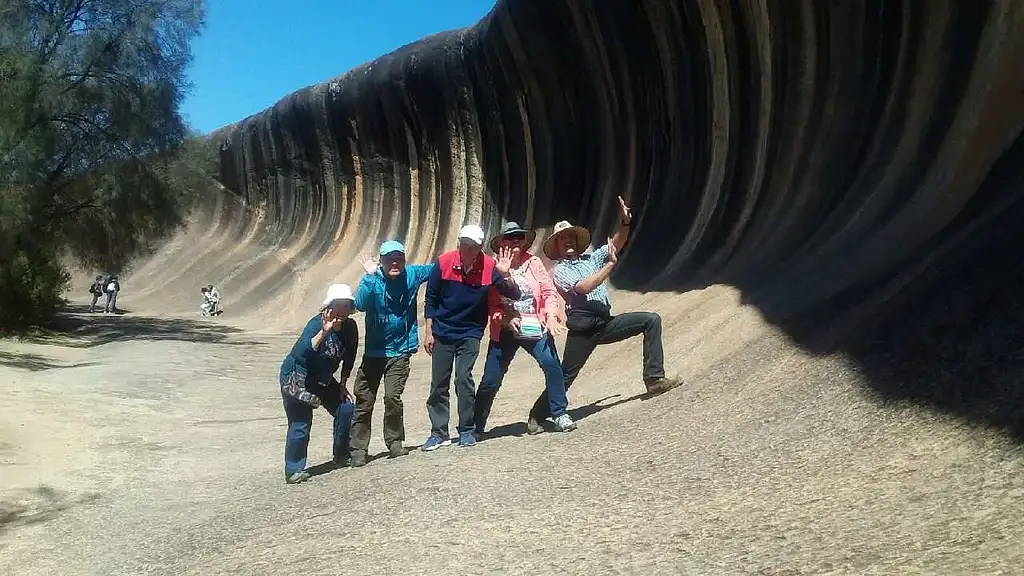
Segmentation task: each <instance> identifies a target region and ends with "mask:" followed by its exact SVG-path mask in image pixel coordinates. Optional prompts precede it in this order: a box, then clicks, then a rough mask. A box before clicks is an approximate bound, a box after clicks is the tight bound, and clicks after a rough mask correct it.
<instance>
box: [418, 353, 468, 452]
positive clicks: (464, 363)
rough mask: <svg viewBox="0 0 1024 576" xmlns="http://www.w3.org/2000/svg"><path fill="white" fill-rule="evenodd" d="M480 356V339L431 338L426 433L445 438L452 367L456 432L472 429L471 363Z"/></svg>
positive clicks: (448, 416) (448, 417)
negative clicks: (456, 417)
mask: <svg viewBox="0 0 1024 576" xmlns="http://www.w3.org/2000/svg"><path fill="white" fill-rule="evenodd" d="M479 355H480V340H479V339H476V338H464V339H462V340H448V339H444V338H437V337H435V338H434V353H433V355H432V356H431V358H430V363H431V381H430V396H428V397H427V416H428V417H429V418H430V433H431V434H432V435H434V436H438V437H441V438H449V434H448V422H449V419H450V417H451V416H450V407H449V401H448V397H449V395H450V394H451V380H452V368H453V366H454V369H455V396H456V397H458V400H459V424H458V426H457V427H456V429H457V430H458V431H459V433H462V432H472V431H473V429H474V428H473V410H474V408H475V404H476V384H475V383H474V382H473V363H474V362H476V357H477V356H479Z"/></svg>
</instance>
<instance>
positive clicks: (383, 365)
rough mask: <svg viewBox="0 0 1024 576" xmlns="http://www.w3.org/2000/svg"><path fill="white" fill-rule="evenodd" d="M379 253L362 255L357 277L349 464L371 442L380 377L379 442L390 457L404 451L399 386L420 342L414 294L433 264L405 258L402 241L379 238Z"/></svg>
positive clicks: (362, 457) (359, 459)
mask: <svg viewBox="0 0 1024 576" xmlns="http://www.w3.org/2000/svg"><path fill="white" fill-rule="evenodd" d="M379 256H380V257H379V259H374V258H372V257H370V256H366V257H364V258H362V264H363V269H364V270H365V271H366V274H365V275H363V278H362V280H360V281H359V288H358V290H357V292H356V301H355V305H356V310H359V311H360V312H364V313H365V317H364V319H363V321H364V326H365V329H364V331H363V332H364V334H365V336H364V342H363V361H362V364H361V365H360V366H359V372H358V373H357V374H356V382H355V386H354V387H353V394H355V397H356V408H355V414H354V415H353V417H352V433H351V435H350V438H351V444H350V445H351V454H352V466H363V465H365V464H366V450H367V448H368V447H369V445H370V421H371V419H372V417H373V405H374V403H375V402H376V401H377V390H378V389H379V388H380V383H381V380H383V381H384V444H385V445H386V446H387V447H388V454H389V455H390V457H391V458H397V457H399V456H404V455H406V454H408V453H409V451H408V450H407V449H406V448H405V447H404V446H403V445H402V443H403V442H404V441H405V421H404V409H403V406H402V392H403V391H405V382H406V380H408V378H409V358H410V357H411V356H412V355H413V354H415V353H416V349H417V348H419V326H418V325H417V323H416V296H417V292H419V289H420V285H421V284H423V283H424V282H426V281H427V278H428V277H429V276H430V272H431V270H433V268H434V265H433V264H408V265H407V264H406V263H405V247H404V246H402V244H401V243H400V242H396V241H394V240H388V241H387V242H385V243H383V244H381V246H380V250H379Z"/></svg>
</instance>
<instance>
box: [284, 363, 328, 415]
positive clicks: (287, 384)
mask: <svg viewBox="0 0 1024 576" xmlns="http://www.w3.org/2000/svg"><path fill="white" fill-rule="evenodd" d="M281 392H282V393H283V394H284V395H285V396H288V397H289V398H293V399H295V400H298V401H299V402H302V403H303V404H308V405H310V406H312V407H313V408H319V407H320V397H319V396H317V395H316V394H313V393H312V392H310V391H309V390H306V375H305V374H303V373H301V372H299V371H298V370H292V371H291V372H289V373H288V376H287V377H286V378H285V380H284V383H283V384H281Z"/></svg>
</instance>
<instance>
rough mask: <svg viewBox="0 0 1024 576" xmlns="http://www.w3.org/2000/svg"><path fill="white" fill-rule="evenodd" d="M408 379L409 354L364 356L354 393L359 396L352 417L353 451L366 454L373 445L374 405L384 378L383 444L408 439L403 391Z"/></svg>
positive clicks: (386, 444)
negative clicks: (391, 356) (376, 356)
mask: <svg viewBox="0 0 1024 576" xmlns="http://www.w3.org/2000/svg"><path fill="white" fill-rule="evenodd" d="M408 379H409V357H408V356H398V357H395V358H371V357H369V356H363V363H362V364H361V365H360V366H359V371H358V372H357V373H356V383H355V386H354V387H353V390H352V394H353V395H354V396H355V398H356V411H355V414H354V415H353V417H352V444H351V446H352V451H353V452H362V453H363V454H365V453H366V449H367V448H368V447H369V446H370V431H371V428H372V419H373V405H374V403H375V402H377V391H378V390H379V389H380V383H381V380H383V381H384V445H385V446H387V447H389V448H390V447H391V444H392V443H394V442H404V441H405V418H404V407H403V406H402V393H403V392H404V391H405V382H406V381H407V380H408Z"/></svg>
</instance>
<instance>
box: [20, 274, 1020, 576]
mask: <svg viewBox="0 0 1024 576" xmlns="http://www.w3.org/2000/svg"><path fill="white" fill-rule="evenodd" d="M615 302H616V309H617V310H618V311H626V310H640V309H656V310H658V311H660V312H662V313H663V315H664V318H665V328H666V337H665V346H666V352H667V357H668V361H669V366H670V372H671V371H673V370H675V371H678V372H679V373H680V374H682V375H683V376H685V377H686V379H687V381H688V384H687V385H686V386H685V387H684V388H681V389H678V390H675V391H673V392H671V393H669V394H666V395H665V396H662V397H659V398H656V399H652V400H648V401H641V400H639V399H638V398H636V395H637V394H639V393H640V392H641V391H642V390H643V387H642V384H641V383H640V379H639V370H640V341H639V339H634V340H633V341H628V342H625V343H621V344H618V345H612V346H607V347H602V348H601V349H600V350H599V351H598V352H597V353H596V354H595V355H594V356H593V357H592V360H591V361H590V364H589V365H588V368H587V369H586V370H585V372H584V374H583V375H582V376H581V380H580V381H579V382H578V383H577V384H576V386H574V388H573V389H572V390H571V392H570V404H571V406H573V407H574V408H575V412H574V415H575V416H576V417H577V418H578V419H580V427H579V429H578V430H577V431H575V432H573V433H571V434H551V433H549V434H543V435H541V436H536V437H527V436H525V435H523V433H524V431H525V424H524V423H523V421H524V420H525V416H526V411H527V409H528V406H529V405H530V403H531V402H532V400H533V398H534V397H535V395H536V394H537V393H538V392H539V390H540V388H541V384H540V371H539V370H538V369H537V368H536V366H535V365H534V364H533V363H532V361H531V360H530V359H529V358H528V357H527V356H525V355H523V357H522V358H518V359H517V360H516V361H515V363H514V364H513V367H512V370H511V372H510V374H509V377H508V378H507V379H506V382H505V386H504V387H503V389H502V392H501V394H500V395H499V397H498V401H497V403H496V406H495V411H494V415H493V417H492V420H491V422H492V425H493V426H495V427H497V430H498V434H499V437H497V438H494V439H490V440H487V441H485V442H482V443H480V444H479V445H478V446H477V447H475V448H472V449H461V448H450V449H442V450H440V451H438V452H435V453H432V454H424V453H422V452H419V451H416V452H414V453H413V454H411V455H410V456H408V457H405V458H402V459H398V460H387V459H378V460H374V461H373V462H371V463H370V465H368V466H366V467H365V468H362V469H356V470H351V469H341V470H334V471H329V472H327V473H324V474H321V475H318V476H316V477H314V478H313V479H311V480H310V481H309V482H308V483H306V484H303V485H297V486H288V485H285V483H284V482H283V473H282V458H283V440H284V431H285V419H284V414H283V411H282V408H281V399H280V395H279V392H278V389H277V384H276V373H277V370H278V367H279V363H280V361H281V359H282V358H283V356H284V354H285V352H286V350H287V349H288V347H289V346H290V345H291V344H292V340H293V338H294V333H281V332H275V331H259V330H254V329H252V328H247V329H245V330H241V329H239V328H233V327H231V322H232V320H231V319H230V318H228V317H226V316H227V315H225V316H222V317H220V318H217V319H202V318H199V317H198V315H196V316H190V317H187V318H175V317H155V316H143V315H139V314H128V315H124V316H102V315H99V316H90V317H84V315H82V316H79V317H78V318H77V319H73V320H75V321H76V322H78V325H79V329H78V333H79V336H80V337H79V338H78V339H74V340H59V341H51V342H12V341H6V342H0V395H2V397H3V398H4V401H3V409H2V411H3V417H2V418H0V574H11V575H15V574H17V575H26V576H27V575H34V574H61V575H72V574H102V575H114V574H174V575H178V576H180V575H185V574H203V575H209V574H364V573H386V574H535V573H541V572H552V571H554V572H556V573H569V574H760V575H776V576H778V575H802V574H1013V573H1020V570H1021V566H1024V545H1022V544H1021V542H1022V541H1024V526H1022V524H1021V522H1020V518H1021V517H1022V512H1024V473H1022V472H1024V470H1022V468H1024V453H1022V451H1021V449H1020V448H1019V446H1017V445H1015V444H1014V443H1013V442H1012V441H1011V440H1009V439H1007V438H1004V437H1003V436H1001V435H999V434H997V433H995V432H990V431H986V430H983V429H973V428H970V427H968V426H967V425H965V424H963V423H962V422H959V421H957V420H956V419H954V418H952V417H946V416H938V415H935V414H933V413H931V412H929V411H927V410H924V409H921V408H916V407H910V406H883V405H881V404H880V403H878V402H877V401H875V400H873V399H872V398H871V397H870V396H869V395H868V394H867V393H866V392H865V391H864V390H865V388H864V387H862V386H861V385H860V376H859V374H858V373H857V371H856V369H855V368H853V367H852V366H851V365H850V364H849V363H847V362H846V361H845V360H844V359H842V358H836V357H832V358H814V357H811V356H808V355H806V354H804V353H802V352H800V351H799V350H797V349H795V348H794V347H793V346H792V345H791V344H790V343H788V342H787V341H786V339H785V338H784V337H782V336H780V335H778V334H776V333H775V332H774V331H773V330H772V329H770V328H769V327H767V326H766V325H765V324H764V323H763V322H762V321H761V319H760V317H759V315H758V314H757V313H756V311H754V310H752V309H750V308H747V307H741V306H740V305H739V304H738V298H737V295H736V294H735V293H734V292H733V291H732V290H730V289H726V288H720V287H712V288H709V289H707V290H704V291H700V292H692V293H688V294H685V295H682V296H677V297H664V296H662V297H657V298H656V297H654V296H641V295H627V294H621V293H619V294H616V295H615ZM296 329H297V328H296ZM481 368H482V358H481V361H480V363H479V364H478V366H477V370H476V372H475V375H476V376H477V377H479V375H480V374H481ZM428 374H429V360H428V358H427V357H426V356H424V355H423V354H419V355H417V356H416V357H415V359H414V361H413V368H412V376H411V378H410V382H409V384H408V386H407V391H406V394H405V404H406V415H407V416H406V419H407V431H408V444H410V445H418V444H420V443H421V442H422V441H423V440H424V439H425V438H426V435H427V433H428V430H429V426H428V423H427V417H426V409H425V405H424V402H425V398H426V389H427V384H428ZM381 414H382V407H381V405H380V401H379V400H378V406H377V408H376V412H375V420H374V432H373V434H374V438H373V442H374V443H373V445H372V452H380V451H382V450H383V443H382V441H381V438H380V434H381V429H380V418H381ZM329 457H330V417H329V416H328V415H327V414H326V412H323V411H320V412H318V413H317V414H316V416H315V419H314V429H313V435H312V442H311V448H310V462H311V464H318V463H321V462H325V461H327V460H328V459H329Z"/></svg>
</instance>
